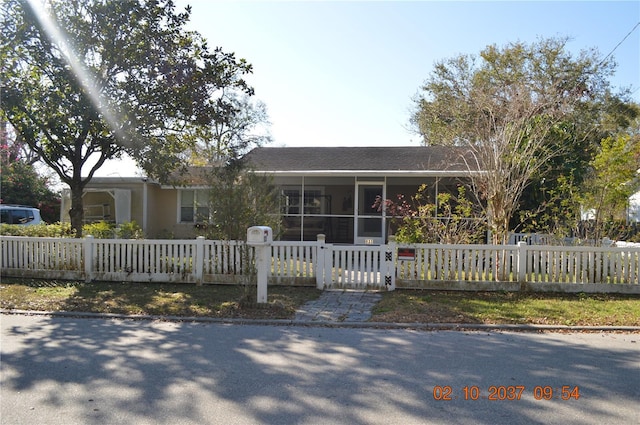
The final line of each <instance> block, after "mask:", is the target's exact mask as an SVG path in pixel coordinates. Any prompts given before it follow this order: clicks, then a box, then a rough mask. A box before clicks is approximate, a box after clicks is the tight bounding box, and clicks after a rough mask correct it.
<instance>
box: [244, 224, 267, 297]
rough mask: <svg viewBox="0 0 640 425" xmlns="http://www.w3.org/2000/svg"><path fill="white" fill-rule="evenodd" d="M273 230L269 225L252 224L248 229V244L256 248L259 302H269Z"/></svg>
mask: <svg viewBox="0 0 640 425" xmlns="http://www.w3.org/2000/svg"><path fill="white" fill-rule="evenodd" d="M271 242H273V231H272V230H271V227H268V226H252V227H249V228H248V229H247V245H249V246H253V247H254V248H255V250H256V272H257V281H258V282H257V283H258V294H257V300H256V301H257V302H258V303H259V304H264V303H266V302H267V280H268V275H269V258H270V256H271V255H270V254H271V252H270V251H271Z"/></svg>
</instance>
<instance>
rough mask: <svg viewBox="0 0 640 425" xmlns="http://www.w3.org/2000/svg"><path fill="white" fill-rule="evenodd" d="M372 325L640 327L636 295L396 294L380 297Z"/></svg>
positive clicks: (454, 292)
mask: <svg viewBox="0 0 640 425" xmlns="http://www.w3.org/2000/svg"><path fill="white" fill-rule="evenodd" d="M373 320H375V321H383V322H384V321H388V322H405V323H412V322H430V323H486V324H498V323H499V324H544V325H569V326H578V325H580V326H640V296H637V295H613V294H542V293H516V292H456V291H420V290H396V291H394V292H390V293H386V294H384V296H383V299H382V301H380V302H379V303H378V304H377V305H376V307H375V308H374V316H373Z"/></svg>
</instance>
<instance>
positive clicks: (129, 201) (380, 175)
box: [61, 146, 473, 244]
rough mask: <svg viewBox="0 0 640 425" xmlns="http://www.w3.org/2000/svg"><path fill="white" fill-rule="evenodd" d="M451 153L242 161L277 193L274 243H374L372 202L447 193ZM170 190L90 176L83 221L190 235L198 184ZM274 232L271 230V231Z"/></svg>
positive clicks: (320, 152) (264, 153)
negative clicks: (321, 239)
mask: <svg viewBox="0 0 640 425" xmlns="http://www.w3.org/2000/svg"><path fill="white" fill-rule="evenodd" d="M462 152H463V151H461V150H460V149H458V148H452V147H442V146H432V147H419V146H415V147H260V148H256V149H254V150H252V151H251V152H249V153H248V154H247V155H246V156H245V157H244V160H245V161H247V163H248V165H249V166H250V167H251V169H253V170H254V171H256V172H260V173H265V174H267V175H270V176H272V178H273V181H274V183H275V184H276V185H277V186H278V188H279V189H280V191H281V194H282V198H281V199H282V204H281V209H280V213H281V215H282V221H283V228H282V229H279V231H278V232H275V233H276V236H277V237H278V238H279V239H281V240H300V241H302V240H315V239H316V237H317V235H318V234H319V233H323V234H325V235H326V239H327V242H330V243H346V244H353V243H355V244H381V243H384V242H385V240H386V238H387V236H388V235H387V229H388V217H387V216H386V214H385V212H384V211H381V210H379V209H376V208H373V207H372V205H373V204H374V203H375V201H376V197H378V196H380V197H382V198H383V199H395V198H396V196H397V195H399V194H404V195H406V196H407V197H409V196H411V195H413V194H415V193H416V192H417V189H418V187H420V185H422V184H426V185H427V186H428V187H429V190H430V191H432V192H431V193H432V194H433V199H435V198H436V196H437V193H440V192H444V191H447V192H455V191H456V190H457V189H456V187H457V185H458V184H459V183H460V182H461V181H462V180H464V179H465V178H468V176H469V173H470V172H473V171H470V170H469V166H468V163H471V161H465V160H464V158H463V156H462ZM187 177H188V178H187V179H186V180H183V182H182V183H181V184H180V185H178V184H175V185H163V184H159V183H158V182H155V181H152V180H151V179H145V178H141V177H126V178H123V177H95V178H93V179H92V180H91V182H90V183H89V184H88V185H87V186H86V189H85V195H84V203H85V205H84V207H85V220H87V221H97V220H108V221H113V222H115V223H121V222H126V221H136V222H137V223H138V224H139V225H141V227H142V228H143V229H144V231H145V234H146V235H147V236H148V237H150V238H170V237H174V238H192V237H195V236H196V235H197V234H198V227H199V226H198V217H202V216H207V212H208V208H207V199H208V196H209V194H208V189H207V187H206V184H205V183H204V179H202V178H199V177H198V176H196V175H192V176H187ZM69 208H70V198H69V196H68V193H67V194H66V196H63V201H62V208H61V210H62V213H61V214H62V217H61V219H62V220H67V221H68V220H69V216H68V210H69ZM274 230H275V229H274Z"/></svg>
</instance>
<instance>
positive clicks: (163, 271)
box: [0, 236, 640, 294]
mask: <svg viewBox="0 0 640 425" xmlns="http://www.w3.org/2000/svg"><path fill="white" fill-rule="evenodd" d="M320 248H322V249H320ZM337 248H339V247H336V249H337ZM349 248H350V249H349V252H351V253H352V254H350V255H352V256H353V258H352V259H342V257H341V256H338V255H337V254H335V253H333V247H332V245H330V244H324V243H322V242H319V241H310V242H282V241H280V242H274V243H273V244H272V246H271V250H270V251H271V265H270V266H271V267H270V269H269V282H270V283H272V284H273V283H277V284H296V285H311V286H313V285H316V284H318V286H319V287H322V286H320V283H322V284H323V285H324V286H325V287H327V286H331V285H332V282H318V281H317V279H318V278H319V277H318V276H317V271H318V260H319V259H320V257H319V253H320V252H322V253H323V254H322V255H321V257H322V260H323V263H325V264H324V266H323V273H321V276H320V278H323V279H334V280H336V279H338V278H337V277H336V276H338V275H339V273H338V272H339V271H340V270H339V269H341V268H345V267H346V268H347V269H348V268H349V266H345V265H346V264H351V265H353V268H355V267H356V263H358V261H356V259H357V258H360V259H362V255H360V254H362V253H360V251H361V250H359V249H358V247H357V246H354V247H349ZM366 248H367V250H369V251H371V250H372V249H375V248H378V249H379V250H380V251H379V253H378V254H377V255H378V256H379V257H376V253H369V254H371V258H374V259H375V258H383V257H384V256H385V254H386V255H388V254H389V253H390V252H391V253H392V254H393V259H392V261H393V265H395V267H393V268H395V275H394V276H393V277H394V278H395V285H396V286H397V287H411V288H424V289H464V290H513V291H518V290H523V289H524V290H536V291H557V292H617V293H637V294H640V284H639V282H638V280H639V279H640V271H639V268H640V248H637V247H625V248H604V247H564V246H538V245H532V246H529V245H526V244H525V243H519V244H518V245H499V246H492V245H422V244H419V245H396V244H395V243H391V244H389V245H382V246H380V247H371V246H369V247H366ZM407 249H408V250H410V251H411V252H412V255H411V258H410V259H409V258H407V257H406V256H398V255H397V254H398V251H399V250H404V251H405V252H406V250H407ZM369 254H367V255H369ZM253 256H254V251H253V247H248V246H246V244H245V243H244V242H243V241H211V240H205V239H204V238H197V239H195V240H123V239H94V238H92V237H86V238H85V239H66V238H29V237H19V236H0V260H1V267H2V275H3V276H14V277H32V278H43V279H69V280H85V281H92V280H111V281H124V282H126V281H130V282H177V283H181V282H184V283H198V284H200V283H244V282H246V280H247V279H248V278H249V277H250V276H252V273H253V260H254V257H253ZM336 258H340V259H342V260H344V261H342V260H341V262H340V263H337V262H336V261H337V260H336ZM327 262H328V263H327ZM376 264H378V265H379V264H383V262H382V261H379V262H375V261H373V262H372V263H371V267H373V268H375V267H376ZM371 267H369V268H368V269H367V273H368V274H366V273H362V272H353V271H351V273H348V276H350V277H353V278H354V279H353V281H352V282H348V283H353V284H354V285H356V286H357V287H360V286H362V282H359V281H358V279H359V277H361V276H368V275H371V274H372V273H373V274H381V273H380V272H381V270H377V269H376V270H373V269H371ZM327 268H328V269H327ZM332 269H333V270H332ZM369 269H371V270H369ZM327 270H328V271H329V272H327ZM347 272H349V270H342V273H343V275H344V273H347ZM333 283H341V284H344V282H333ZM364 283H366V282H364ZM358 285H359V286H358ZM343 286H344V285H343Z"/></svg>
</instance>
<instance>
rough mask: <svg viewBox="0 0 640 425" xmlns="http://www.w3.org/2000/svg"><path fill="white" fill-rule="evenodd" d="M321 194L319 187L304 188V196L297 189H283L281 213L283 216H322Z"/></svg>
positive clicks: (322, 201)
mask: <svg viewBox="0 0 640 425" xmlns="http://www.w3.org/2000/svg"><path fill="white" fill-rule="evenodd" d="M322 192H323V191H322V188H319V187H312V188H305V190H304V194H303V193H302V190H301V189H300V188H298V187H285V188H283V190H282V195H283V205H282V213H283V214H285V215H299V214H304V215H315V214H324V213H325V208H324V196H323V194H322ZM303 195H304V196H303Z"/></svg>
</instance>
